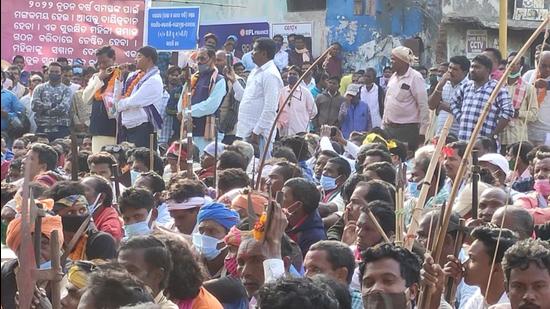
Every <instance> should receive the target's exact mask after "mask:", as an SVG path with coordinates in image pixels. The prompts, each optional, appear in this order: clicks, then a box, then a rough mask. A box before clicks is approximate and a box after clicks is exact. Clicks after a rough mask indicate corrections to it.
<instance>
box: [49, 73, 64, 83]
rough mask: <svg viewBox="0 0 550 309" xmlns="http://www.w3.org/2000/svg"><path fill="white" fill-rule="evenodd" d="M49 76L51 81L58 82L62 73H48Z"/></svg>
mask: <svg viewBox="0 0 550 309" xmlns="http://www.w3.org/2000/svg"><path fill="white" fill-rule="evenodd" d="M48 78H49V79H50V81H52V82H54V83H57V82H59V81H60V80H61V74H57V73H54V74H52V73H50V74H49V75H48Z"/></svg>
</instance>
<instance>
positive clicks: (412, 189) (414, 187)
mask: <svg viewBox="0 0 550 309" xmlns="http://www.w3.org/2000/svg"><path fill="white" fill-rule="evenodd" d="M407 191H408V192H409V194H410V196H412V197H418V196H419V195H420V190H418V182H416V181H409V182H408V184H407Z"/></svg>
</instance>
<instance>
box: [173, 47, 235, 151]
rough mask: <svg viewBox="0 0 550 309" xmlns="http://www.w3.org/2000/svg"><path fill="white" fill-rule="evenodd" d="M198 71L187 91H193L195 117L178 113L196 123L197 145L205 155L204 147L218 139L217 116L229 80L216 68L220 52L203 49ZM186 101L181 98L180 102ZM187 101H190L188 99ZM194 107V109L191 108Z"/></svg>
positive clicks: (192, 102) (189, 83)
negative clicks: (215, 120)
mask: <svg viewBox="0 0 550 309" xmlns="http://www.w3.org/2000/svg"><path fill="white" fill-rule="evenodd" d="M197 63H198V72H197V73H195V74H193V76H191V79H190V80H189V81H187V83H188V84H187V87H188V88H186V89H191V102H190V106H189V108H191V117H192V118H189V117H188V116H187V114H185V111H183V110H180V109H181V107H182V104H178V113H181V114H182V115H183V117H185V121H186V122H187V121H192V122H193V143H194V144H195V145H196V146H197V147H198V148H199V150H200V152H201V153H202V151H203V149H204V147H206V145H207V144H208V143H209V142H210V141H211V140H212V139H213V138H214V134H217V133H218V132H215V128H214V127H215V126H214V114H215V113H216V111H217V110H218V108H219V107H220V104H221V103H222V100H223V97H224V96H225V94H226V93H227V90H226V83H225V78H223V76H221V75H220V72H218V69H217V68H216V51H215V50H214V49H210V48H206V47H203V48H201V49H199V52H198V54H197ZM182 99H183V98H180V102H181V101H182ZM185 99H187V98H185ZM191 106H192V107H191Z"/></svg>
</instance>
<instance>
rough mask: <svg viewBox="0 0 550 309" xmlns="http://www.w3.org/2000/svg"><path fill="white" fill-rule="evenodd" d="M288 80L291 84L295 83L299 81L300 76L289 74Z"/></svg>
mask: <svg viewBox="0 0 550 309" xmlns="http://www.w3.org/2000/svg"><path fill="white" fill-rule="evenodd" d="M287 81H288V83H289V84H290V85H294V84H296V82H297V81H298V76H295V75H289V76H288V79H287Z"/></svg>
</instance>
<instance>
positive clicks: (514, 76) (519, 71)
mask: <svg viewBox="0 0 550 309" xmlns="http://www.w3.org/2000/svg"><path fill="white" fill-rule="evenodd" d="M521 69H522V68H520V69H519V70H518V71H517V72H516V73H510V74H508V78H518V77H520V76H521Z"/></svg>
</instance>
